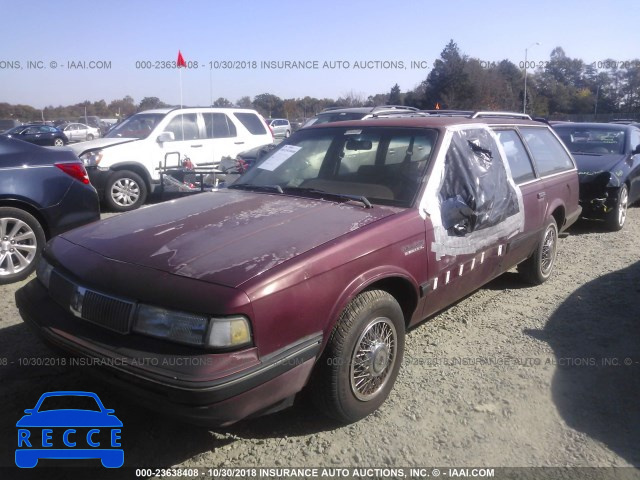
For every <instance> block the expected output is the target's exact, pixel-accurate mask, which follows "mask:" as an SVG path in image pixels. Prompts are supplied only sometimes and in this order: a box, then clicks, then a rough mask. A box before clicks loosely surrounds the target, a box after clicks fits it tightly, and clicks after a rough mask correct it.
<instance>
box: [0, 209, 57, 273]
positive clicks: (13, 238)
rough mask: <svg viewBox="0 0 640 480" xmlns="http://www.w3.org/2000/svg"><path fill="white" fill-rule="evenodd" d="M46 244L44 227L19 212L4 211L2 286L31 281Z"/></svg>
mask: <svg viewBox="0 0 640 480" xmlns="http://www.w3.org/2000/svg"><path fill="white" fill-rule="evenodd" d="M45 242H46V239H45V236H44V231H43V229H42V226H41V225H40V223H39V222H38V220H36V219H35V217H34V216H33V215H31V214H30V213H27V212H25V211H24V210H20V209H19V208H12V207H0V285H3V284H6V283H12V282H17V281H19V280H22V279H24V278H27V277H28V276H29V275H30V274H31V272H33V270H34V269H35V268H36V264H37V263H38V259H39V258H40V253H41V252H42V249H43V247H44V244H45Z"/></svg>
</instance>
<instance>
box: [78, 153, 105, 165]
mask: <svg viewBox="0 0 640 480" xmlns="http://www.w3.org/2000/svg"><path fill="white" fill-rule="evenodd" d="M80 160H82V163H84V166H85V167H97V166H98V164H99V163H100V160H102V150H94V151H92V152H86V153H83V154H82V155H80Z"/></svg>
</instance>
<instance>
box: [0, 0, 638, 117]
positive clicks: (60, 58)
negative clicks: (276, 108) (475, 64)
mask: <svg viewBox="0 0 640 480" xmlns="http://www.w3.org/2000/svg"><path fill="white" fill-rule="evenodd" d="M0 12H1V15H0V19H1V23H2V26H1V27H0V102H8V103H13V104H15V103H23V104H28V105H32V106H34V107H36V108H42V107H45V106H48V105H54V106H57V105H68V104H73V103H78V102H81V101H84V100H90V101H92V102H93V101H97V100H100V99H104V100H105V101H107V103H109V102H110V101H111V100H114V99H118V98H122V97H124V96H125V95H131V96H132V97H133V98H134V100H135V101H136V103H137V102H139V101H140V100H141V99H142V98H143V97H151V96H155V97H159V98H160V99H161V100H163V101H165V102H167V103H170V104H177V103H179V102H180V74H181V75H182V83H183V95H184V100H183V101H184V104H186V105H207V104H209V103H210V99H211V97H213V99H216V98H218V97H226V98H227V99H229V100H231V101H236V100H237V99H238V98H240V97H241V96H245V95H248V96H251V97H253V96H255V95H258V94H260V93H272V94H275V95H278V96H279V97H281V98H293V97H302V96H306V95H309V96H312V97H319V98H323V97H330V98H337V97H339V96H344V95H347V94H349V93H350V92H352V93H354V94H356V95H362V96H363V97H364V98H366V97H367V96H369V95H372V94H375V93H386V92H388V91H389V90H390V89H391V87H392V86H393V84H394V83H396V82H397V83H398V84H399V85H400V88H401V89H402V91H406V90H409V89H412V88H414V87H415V86H416V85H417V84H419V83H420V82H421V81H422V80H424V79H425V78H426V76H427V74H428V72H429V69H430V68H431V66H432V64H433V61H434V60H435V59H436V58H437V57H438V56H439V55H440V52H441V51H442V49H443V48H444V47H445V45H446V44H447V43H448V42H449V40H450V39H454V41H455V42H456V43H457V44H458V46H459V48H460V50H461V52H462V53H465V54H467V55H469V56H472V57H476V58H479V59H481V60H483V61H485V62H492V61H500V60H502V59H505V58H506V59H509V60H511V61H512V62H514V63H515V64H516V65H520V62H522V61H524V55H525V48H527V47H530V48H529V51H528V60H529V61H535V62H544V61H545V60H548V59H549V54H550V53H551V51H552V50H553V49H554V48H555V47H557V46H561V47H563V48H564V50H565V52H566V54H567V55H569V56H570V57H577V58H581V59H582V60H584V61H585V62H588V63H591V62H597V61H601V60H604V59H607V58H612V59H614V60H617V61H619V62H623V61H626V60H632V59H637V58H640V48H639V47H640V27H638V21H639V19H640V1H638V0H628V1H627V0H625V1H622V0H612V1H609V2H602V1H598V2H595V1H588V0H581V1H574V0H570V1H559V0H555V1H546V0H542V1H541V0H538V1H515V0H508V1H502V0H484V1H472V0H460V1H449V2H444V1H438V2H435V1H411V0H407V1H405V0H394V1H389V0H387V1H381V0H368V1H360V0H356V1H351V2H347V1H336V0H324V1H315V2H313V1H304V0H294V1H289V0H277V1H274V0H272V1H265V0H257V1H242V0H235V1H231V0H226V1H204V0H203V1H189V0H185V1H175V0H172V1H160V0H156V1H144V0H141V1H130V0H128V1H122V0H109V1H76V0H64V1H53V2H52V1H38V0H31V1H29V2H26V3H25V2H17V1H7V0H0ZM536 42H539V43H540V45H534V44H535V43H536ZM532 45H533V46H532ZM178 50H181V51H182V54H183V56H184V59H185V61H187V62H188V63H189V65H190V66H191V67H192V68H189V69H187V70H184V69H181V70H182V72H178V71H177V70H176V69H173V68H171V69H166V68H163V67H164V66H165V65H163V64H162V63H161V62H162V61H164V62H174V61H175V60H176V57H177V54H178ZM286 60H289V61H298V62H305V64H306V65H307V66H309V67H317V68H311V69H306V70H303V69H295V68H280V67H279V65H278V64H275V67H276V68H275V69H268V68H266V67H265V66H264V64H263V63H262V62H276V61H280V62H282V61H286ZM222 61H226V62H230V63H231V65H230V66H231V67H233V68H224V67H225V65H223V64H220V63H217V64H214V65H213V66H215V67H217V68H214V69H211V68H210V64H209V62H222ZM314 61H317V62H318V63H317V64H313V63H311V62H314ZM29 62H31V63H29ZM81 62H84V67H85V68H84V69H83V68H80V67H82V66H83V64H82V63H81ZM90 62H95V63H90ZM136 62H142V63H136ZM196 62H197V64H198V67H197V68H193V67H195V63H196ZM253 62H255V64H254V63H253ZM325 62H334V63H332V64H329V63H327V65H325ZM335 62H342V64H341V66H342V68H338V64H337V63H335ZM356 62H357V64H356ZM376 62H378V63H377V64H376ZM412 62H416V63H415V64H412ZM100 66H102V67H103V68H99V67H100ZM107 66H108V67H109V68H105V67H107ZM227 66H229V65H227ZM254 66H255V68H253V67H254ZM358 66H359V67H361V68H357V67H358ZM53 67H55V68H53ZM92 67H93V68H92ZM144 67H152V68H144ZM156 67H158V68H156ZM236 67H237V68H236ZM330 67H334V68H330ZM385 67H386V68H385Z"/></svg>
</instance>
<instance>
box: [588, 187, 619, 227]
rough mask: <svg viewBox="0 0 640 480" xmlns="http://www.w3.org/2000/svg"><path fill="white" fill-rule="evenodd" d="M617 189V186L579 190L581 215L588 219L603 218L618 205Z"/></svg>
mask: <svg viewBox="0 0 640 480" xmlns="http://www.w3.org/2000/svg"><path fill="white" fill-rule="evenodd" d="M584 190H586V189H584ZM618 190H619V187H618V188H606V189H602V190H600V191H586V192H584V191H583V192H581V193H582V194H581V195H580V206H581V207H582V216H583V217H584V218H590V219H604V218H605V217H606V216H607V215H608V214H609V213H610V212H612V211H613V210H615V209H616V208H617V206H618Z"/></svg>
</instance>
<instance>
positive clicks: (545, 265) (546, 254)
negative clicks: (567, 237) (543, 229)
mask: <svg viewBox="0 0 640 480" xmlns="http://www.w3.org/2000/svg"><path fill="white" fill-rule="evenodd" d="M555 258H556V231H555V230H554V229H553V228H549V229H548V230H547V233H546V234H545V236H544V243H543V245H542V261H541V262H540V263H541V266H542V273H543V274H544V275H546V274H548V273H549V272H550V271H551V268H552V267H553V261H554V259H555Z"/></svg>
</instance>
